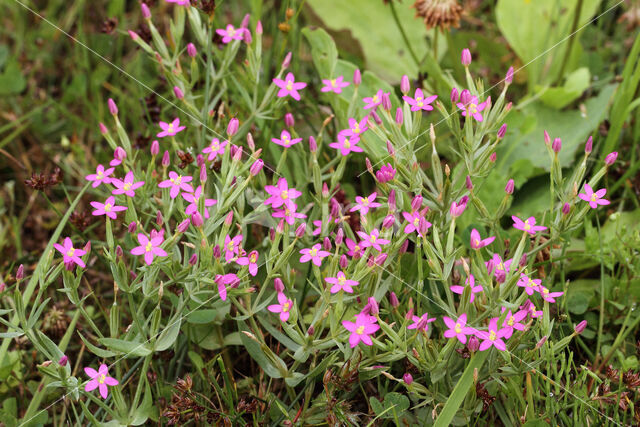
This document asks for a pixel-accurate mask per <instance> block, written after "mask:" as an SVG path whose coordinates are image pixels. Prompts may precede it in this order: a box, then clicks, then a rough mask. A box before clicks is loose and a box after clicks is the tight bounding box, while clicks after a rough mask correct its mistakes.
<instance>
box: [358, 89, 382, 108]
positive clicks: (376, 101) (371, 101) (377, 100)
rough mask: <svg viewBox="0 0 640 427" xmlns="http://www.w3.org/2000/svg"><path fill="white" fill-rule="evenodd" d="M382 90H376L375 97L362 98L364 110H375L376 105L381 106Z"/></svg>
mask: <svg viewBox="0 0 640 427" xmlns="http://www.w3.org/2000/svg"><path fill="white" fill-rule="evenodd" d="M382 95H383V92H382V89H378V92H376V94H375V95H373V96H371V97H367V98H364V99H363V100H362V101H363V102H364V103H365V106H364V109H365V110H370V109H372V108H374V109H375V108H377V107H378V105H380V104H382Z"/></svg>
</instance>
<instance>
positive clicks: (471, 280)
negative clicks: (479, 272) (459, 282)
mask: <svg viewBox="0 0 640 427" xmlns="http://www.w3.org/2000/svg"><path fill="white" fill-rule="evenodd" d="M464 283H465V285H468V286H469V288H470V289H471V297H470V298H469V302H470V303H473V300H475V299H476V294H479V293H480V292H482V291H483V290H484V288H483V287H482V285H478V286H475V284H476V279H475V277H473V274H470V275H469V277H467V280H466V281H465V282H464ZM464 288H465V287H464V286H451V287H450V288H449V289H451V292H453V293H454V294H458V295H462V294H463V293H464Z"/></svg>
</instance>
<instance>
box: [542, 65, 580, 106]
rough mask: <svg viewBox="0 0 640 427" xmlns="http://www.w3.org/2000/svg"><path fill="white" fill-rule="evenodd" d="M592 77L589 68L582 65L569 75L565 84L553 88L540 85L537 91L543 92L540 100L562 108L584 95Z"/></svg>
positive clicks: (548, 104)
mask: <svg viewBox="0 0 640 427" xmlns="http://www.w3.org/2000/svg"><path fill="white" fill-rule="evenodd" d="M590 79H591V74H590V73H589V69H588V68H587V67H582V68H578V69H577V70H575V71H574V72H573V73H571V74H569V75H568V76H567V79H566V81H565V83H564V86H561V87H552V88H543V87H541V86H538V87H537V91H538V92H543V93H542V95H541V96H540V100H541V101H542V102H543V103H544V104H545V105H547V106H549V107H551V108H557V109H561V108H563V107H565V106H567V105H569V104H570V103H572V102H573V101H575V100H576V99H578V98H579V97H580V96H581V95H582V92H584V91H585V90H586V89H587V88H588V87H589V81H590Z"/></svg>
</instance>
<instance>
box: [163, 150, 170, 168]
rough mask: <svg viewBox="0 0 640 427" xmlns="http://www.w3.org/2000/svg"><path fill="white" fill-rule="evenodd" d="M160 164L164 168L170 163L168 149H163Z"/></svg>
mask: <svg viewBox="0 0 640 427" xmlns="http://www.w3.org/2000/svg"><path fill="white" fill-rule="evenodd" d="M161 163H162V166H164V167H165V168H166V167H167V166H169V165H170V164H171V158H170V157H169V151H167V150H164V154H163V155H162V162H161Z"/></svg>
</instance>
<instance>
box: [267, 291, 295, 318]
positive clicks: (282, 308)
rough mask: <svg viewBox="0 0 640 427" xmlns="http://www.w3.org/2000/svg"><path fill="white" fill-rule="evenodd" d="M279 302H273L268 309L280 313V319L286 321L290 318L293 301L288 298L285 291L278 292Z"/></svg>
mask: <svg viewBox="0 0 640 427" xmlns="http://www.w3.org/2000/svg"><path fill="white" fill-rule="evenodd" d="M278 302H279V304H272V305H270V306H269V307H267V310H269V311H270V312H272V313H280V320H281V321H282V322H286V321H287V320H289V314H290V313H289V311H290V310H291V307H292V306H293V301H291V300H290V299H289V298H287V297H286V295H285V294H284V293H282V292H278Z"/></svg>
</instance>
